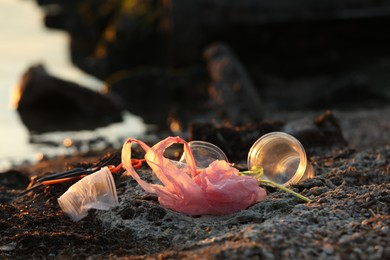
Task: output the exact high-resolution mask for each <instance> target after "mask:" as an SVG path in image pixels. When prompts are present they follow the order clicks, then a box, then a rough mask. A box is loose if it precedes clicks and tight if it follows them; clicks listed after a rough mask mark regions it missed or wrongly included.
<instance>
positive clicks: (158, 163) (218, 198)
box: [122, 137, 266, 215]
mask: <svg viewBox="0 0 390 260" xmlns="http://www.w3.org/2000/svg"><path fill="white" fill-rule="evenodd" d="M132 143H137V144H139V145H140V146H141V147H142V148H143V149H144V150H145V152H146V154H145V159H146V162H147V163H148V164H149V166H150V168H151V169H152V170H153V172H154V173H155V174H156V176H157V178H159V179H160V181H161V182H162V183H163V185H160V184H152V183H147V182H145V181H144V180H142V179H141V177H140V176H139V175H138V173H137V172H136V171H135V169H134V168H133V166H132V164H131V144H132ZM174 143H182V144H183V145H184V153H185V160H186V164H185V165H184V167H179V165H178V164H177V163H175V162H173V161H171V160H169V159H168V158H165V157H164V156H163V153H164V150H165V149H166V148H167V147H169V146H171V145H172V144H174ZM122 163H123V165H124V167H125V168H126V170H127V172H128V173H130V174H131V176H132V177H133V178H134V179H135V180H136V181H137V182H138V184H139V185H140V186H141V187H142V188H143V189H144V190H145V191H146V192H149V193H154V194H157V196H158V200H159V202H160V204H161V205H163V206H164V207H167V208H169V209H172V210H174V211H177V212H181V213H185V214H188V215H223V214H230V213H234V212H238V211H241V210H244V209H246V208H248V207H249V206H251V205H253V204H255V203H257V202H259V201H262V200H264V199H265V197H266V192H265V190H264V189H263V188H261V187H259V184H258V181H257V179H256V178H254V177H252V176H241V175H239V171H238V170H237V169H236V168H234V167H232V166H230V165H229V163H228V162H226V161H223V160H217V161H214V162H212V163H211V164H210V166H209V167H207V168H205V169H197V168H196V165H195V161H194V157H193V155H192V152H191V150H190V148H189V146H188V143H187V142H186V141H184V140H183V139H181V138H179V137H168V138H166V139H164V140H162V141H160V142H159V143H157V144H156V145H154V146H153V147H151V148H150V147H149V146H148V145H146V144H145V143H143V142H142V141H139V140H137V139H133V138H129V139H127V140H126V142H125V143H124V145H123V148H122Z"/></svg>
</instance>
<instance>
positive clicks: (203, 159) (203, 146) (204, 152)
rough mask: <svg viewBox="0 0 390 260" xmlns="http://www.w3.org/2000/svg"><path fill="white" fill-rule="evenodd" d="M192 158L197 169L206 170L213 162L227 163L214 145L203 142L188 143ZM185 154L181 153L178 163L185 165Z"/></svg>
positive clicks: (223, 155) (220, 151)
mask: <svg viewBox="0 0 390 260" xmlns="http://www.w3.org/2000/svg"><path fill="white" fill-rule="evenodd" d="M188 145H189V147H190V149H191V152H192V154H193V156H194V160H195V164H196V167H197V168H199V169H204V168H207V167H208V166H209V165H210V164H211V163H212V162H214V161H215V160H225V161H227V162H228V161H229V160H228V158H227V157H226V155H225V153H224V152H223V151H222V150H221V149H220V148H219V147H218V146H216V145H214V144H212V143H209V142H204V141H191V142H189V143H188ZM185 162H186V161H185V154H184V153H183V154H182V156H181V158H180V160H179V163H185Z"/></svg>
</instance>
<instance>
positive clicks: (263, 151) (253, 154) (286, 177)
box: [248, 132, 314, 186]
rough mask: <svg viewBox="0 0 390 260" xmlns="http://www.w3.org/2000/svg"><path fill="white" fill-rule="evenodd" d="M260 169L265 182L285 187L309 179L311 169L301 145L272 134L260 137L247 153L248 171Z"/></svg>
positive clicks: (275, 133) (287, 135)
mask: <svg viewBox="0 0 390 260" xmlns="http://www.w3.org/2000/svg"><path fill="white" fill-rule="evenodd" d="M257 167H261V169H262V170H263V177H262V178H264V179H266V180H270V181H273V182H276V183H278V184H280V185H283V186H287V185H289V184H294V183H297V182H299V181H302V180H305V179H307V178H311V177H313V175H314V171H313V167H312V166H311V164H310V163H309V162H308V160H307V158H306V152H305V149H304V148H303V146H302V144H301V143H300V142H299V141H298V140H297V139H296V138H295V137H293V136H291V135H289V134H286V133H282V132H272V133H269V134H266V135H264V136H262V137H260V138H259V139H258V140H257V141H256V142H255V143H254V144H253V146H252V147H251V149H250V151H249V153H248V169H249V170H254V169H256V168H257Z"/></svg>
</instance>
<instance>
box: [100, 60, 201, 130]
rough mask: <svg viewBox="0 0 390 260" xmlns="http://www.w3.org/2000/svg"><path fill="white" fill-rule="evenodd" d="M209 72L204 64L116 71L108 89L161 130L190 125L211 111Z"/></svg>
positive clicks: (129, 108)
mask: <svg viewBox="0 0 390 260" xmlns="http://www.w3.org/2000/svg"><path fill="white" fill-rule="evenodd" d="M207 85H208V74H207V71H206V69H205V68H204V67H191V68H188V69H183V70H178V69H177V70H175V69H171V70H164V69H161V68H139V69H136V70H129V71H121V72H118V73H115V74H113V75H112V76H111V77H109V78H108V79H107V81H106V86H107V91H108V92H109V93H112V94H114V95H115V96H117V97H118V102H120V103H121V104H122V105H123V107H124V108H125V109H127V110H128V111H130V112H131V113H133V114H136V115H138V116H140V117H142V119H143V120H144V122H145V123H146V124H150V125H155V126H156V127H155V128H156V129H158V130H167V129H170V130H174V129H172V128H173V127H171V124H173V123H174V122H176V123H178V124H180V126H179V128H182V127H183V128H187V124H188V121H191V120H193V119H194V118H196V117H198V116H200V115H202V116H203V115H205V114H207V113H208V93H207Z"/></svg>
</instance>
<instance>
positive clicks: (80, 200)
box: [58, 167, 119, 221]
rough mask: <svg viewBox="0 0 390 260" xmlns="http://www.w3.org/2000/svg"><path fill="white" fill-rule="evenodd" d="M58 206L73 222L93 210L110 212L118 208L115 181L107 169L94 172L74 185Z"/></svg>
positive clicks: (59, 201)
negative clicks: (111, 209)
mask: <svg viewBox="0 0 390 260" xmlns="http://www.w3.org/2000/svg"><path fill="white" fill-rule="evenodd" d="M58 204H59V205H60V207H61V209H62V211H63V212H64V213H66V214H67V215H68V216H69V217H70V218H71V219H72V220H73V221H79V220H81V219H82V218H84V217H85V216H87V214H88V210H89V209H91V208H94V209H101V210H108V209H110V208H112V207H115V206H118V205H119V203H118V196H117V193H116V187H115V181H114V178H113V176H112V174H111V172H110V170H109V169H108V168H107V167H104V168H102V169H100V170H99V171H97V172H94V173H92V174H90V175H88V176H86V177H84V178H83V179H81V180H79V181H78V182H76V183H75V184H73V185H72V186H71V187H70V188H69V189H68V190H67V191H66V192H65V193H64V194H62V196H61V197H59V198H58Z"/></svg>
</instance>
